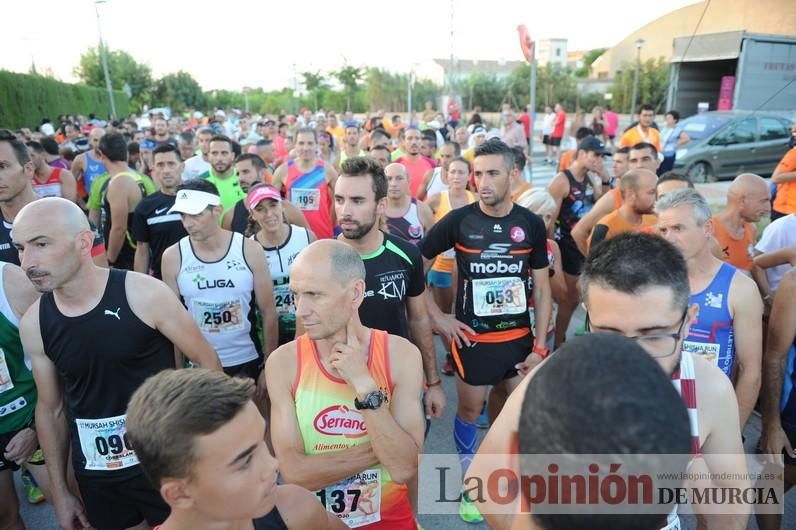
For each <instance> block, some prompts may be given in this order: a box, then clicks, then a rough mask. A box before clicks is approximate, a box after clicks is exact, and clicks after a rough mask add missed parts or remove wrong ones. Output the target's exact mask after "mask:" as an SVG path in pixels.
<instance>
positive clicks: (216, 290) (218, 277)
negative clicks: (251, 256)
mask: <svg viewBox="0 0 796 530" xmlns="http://www.w3.org/2000/svg"><path fill="white" fill-rule="evenodd" d="M243 242H244V238H243V235H241V234H239V233H237V232H233V234H232V239H231V241H230V245H229V248H228V249H227V253H226V254H225V255H224V257H223V258H221V259H220V260H218V261H215V262H206V261H202V260H201V259H199V258H198V257H196V254H195V253H194V251H193V247H192V246H191V242H190V239H189V238H188V237H184V238H182V239H181V240H180V243H179V245H180V247H179V248H180V256H181V259H182V264H181V266H180V272H179V273H178V274H177V285H178V287H179V289H180V295H181V296H182V297H183V300H184V302H185V307H187V308H188V312H189V313H190V314H191V316H192V317H193V319H194V321H195V322H196V325H197V326H199V329H200V330H201V331H202V334H203V335H204V336H205V338H206V339H207V341H208V342H209V343H210V345H211V346H213V348H214V349H215V350H216V353H217V354H218V358H219V359H220V360H221V366H223V367H224V368H228V367H231V366H238V365H240V364H243V363H247V362H249V361H253V360H255V359H257V358H258V357H259V353H258V351H257V347H256V346H255V344H254V341H253V340H252V336H251V330H252V320H251V319H252V318H253V315H254V311H253V306H252V302H253V296H252V293H253V291H254V274H253V273H252V270H251V268H249V264H248V263H246V258H245V257H244V255H243Z"/></svg>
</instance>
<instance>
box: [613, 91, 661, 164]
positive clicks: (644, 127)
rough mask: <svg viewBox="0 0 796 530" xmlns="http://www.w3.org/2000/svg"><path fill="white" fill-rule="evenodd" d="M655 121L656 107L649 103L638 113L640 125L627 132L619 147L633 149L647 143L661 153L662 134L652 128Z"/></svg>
mask: <svg viewBox="0 0 796 530" xmlns="http://www.w3.org/2000/svg"><path fill="white" fill-rule="evenodd" d="M654 120H655V107H653V106H652V105H650V104H649V103H645V104H643V105H642V106H641V109H640V110H639V113H638V125H636V126H635V127H633V128H632V129H628V130H627V131H625V134H623V135H622V139H621V140H620V141H619V145H620V146H622V147H632V146H634V145H636V144H638V143H641V142H645V143H648V144H652V145H654V146H655V149H656V150H657V152H658V153H660V152H661V134H660V133H659V132H658V129H655V128H654V127H653V126H652V122H653V121H654Z"/></svg>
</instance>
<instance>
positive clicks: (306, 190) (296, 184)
mask: <svg viewBox="0 0 796 530" xmlns="http://www.w3.org/2000/svg"><path fill="white" fill-rule="evenodd" d="M295 138H296V160H291V161H289V162H288V163H287V164H282V165H281V166H279V168H277V170H276V172H275V173H274V181H273V186H274V187H275V188H276V189H278V190H280V192H282V193H284V196H285V197H286V198H287V199H288V201H289V202H291V203H292V204H293V205H294V206H295V207H296V208H298V209H299V210H301V213H303V214H304V217H305V218H306V219H307V224H308V225H309V228H310V230H312V232H313V233H314V234H315V235H316V236H317V237H318V239H324V238H327V239H328V238H332V237H334V218H333V215H334V209H333V204H332V195H333V193H334V180H335V179H336V178H337V172H336V171H335V170H334V168H332V167H331V166H330V165H328V164H327V163H325V162H324V161H323V160H319V159H318V132H317V131H316V130H315V129H310V128H306V127H305V128H301V129H299V130H298V131H296V136H295Z"/></svg>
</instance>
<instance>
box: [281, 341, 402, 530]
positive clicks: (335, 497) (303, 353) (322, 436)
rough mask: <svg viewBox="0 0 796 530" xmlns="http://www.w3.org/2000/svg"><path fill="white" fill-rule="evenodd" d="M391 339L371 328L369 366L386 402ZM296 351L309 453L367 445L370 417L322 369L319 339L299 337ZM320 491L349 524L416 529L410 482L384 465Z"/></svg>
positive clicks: (299, 406) (297, 392) (297, 389)
mask: <svg viewBox="0 0 796 530" xmlns="http://www.w3.org/2000/svg"><path fill="white" fill-rule="evenodd" d="M388 341H389V335H388V334H387V333H386V332H384V331H380V330H376V329H372V330H371V332H370V347H369V350H368V369H369V370H370V373H371V375H372V376H373V379H374V380H375V381H376V384H377V385H378V387H379V390H381V392H382V393H383V394H384V395H385V398H386V399H385V403H384V405H382V406H389V405H390V402H391V400H392V392H393V383H392V378H391V376H390V354H389V347H388V345H389V343H388ZM296 354H297V356H298V359H297V370H296V379H295V381H294V383H293V398H294V400H295V403H296V417H297V419H298V424H299V429H300V430H301V437H302V439H303V440H304V452H305V453H306V454H308V455H317V454H321V453H328V452H333V451H342V450H344V449H348V448H351V447H355V446H357V445H362V444H365V443H368V441H369V440H370V438H369V436H368V430H367V426H366V425H365V420H364V418H363V417H362V414H360V412H359V411H358V410H356V408H355V407H354V397H355V392H354V389H353V388H352V387H351V386H350V385H349V384H348V383H346V382H345V381H344V380H343V379H340V378H339V377H335V376H334V375H332V374H330V373H329V372H328V371H327V370H326V369H325V368H324V367H323V364H322V363H321V360H320V358H319V357H318V350H317V349H316V347H315V343H314V342H313V341H312V339H310V338H309V337H308V336H307V335H306V334H305V335H302V336H301V337H299V338H298V340H297V341H296ZM315 494H316V495H317V496H318V498H319V499H320V501H321V503H322V504H323V505H324V506H325V507H326V510H327V511H329V512H331V513H334V514H335V515H337V516H338V517H339V518H340V519H341V520H342V521H343V522H344V523H345V524H346V525H348V527H349V528H367V529H369V530H370V529H373V530H377V529H378V530H382V529H383V530H387V529H390V530H393V529H396V530H415V529H416V528H417V526H416V523H415V518H414V515H413V514H412V507H411V505H410V504H409V499H408V497H407V489H406V486H405V485H403V484H396V483H395V482H393V481H392V479H391V478H390V473H389V472H388V471H387V469H386V468H384V466H382V465H376V466H373V467H372V468H369V469H363V470H362V471H361V472H359V473H357V474H356V475H354V476H351V477H348V478H346V479H345V480H342V481H340V482H339V483H337V484H334V485H330V486H328V487H326V488H324V489H322V490H319V491H317V492H315Z"/></svg>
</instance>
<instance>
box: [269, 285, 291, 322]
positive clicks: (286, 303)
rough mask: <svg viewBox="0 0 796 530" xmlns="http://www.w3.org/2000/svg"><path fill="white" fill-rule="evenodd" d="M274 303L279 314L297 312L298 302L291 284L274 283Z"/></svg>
mask: <svg viewBox="0 0 796 530" xmlns="http://www.w3.org/2000/svg"><path fill="white" fill-rule="evenodd" d="M274 305H275V306H276V313H277V314H278V315H292V314H294V313H295V312H296V304H295V302H294V300H293V293H291V292H290V285H289V284H286V283H284V284H282V285H274Z"/></svg>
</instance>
